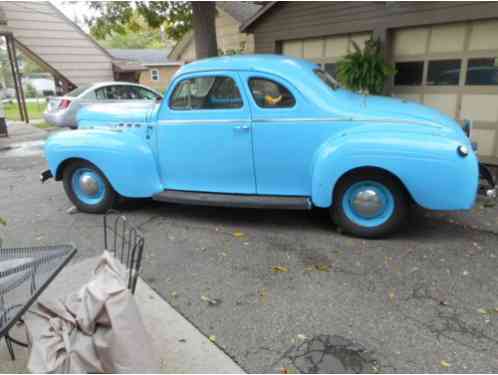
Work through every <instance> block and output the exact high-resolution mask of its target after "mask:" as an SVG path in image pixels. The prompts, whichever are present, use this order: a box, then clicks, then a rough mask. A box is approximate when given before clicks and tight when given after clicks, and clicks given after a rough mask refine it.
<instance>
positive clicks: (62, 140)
mask: <svg viewBox="0 0 498 375" xmlns="http://www.w3.org/2000/svg"><path fill="white" fill-rule="evenodd" d="M45 155H46V158H47V160H48V165H49V168H50V171H51V172H52V174H53V175H54V176H55V177H56V179H60V178H61V177H62V168H63V167H64V166H65V165H66V164H67V162H68V161H70V160H72V159H80V160H87V161H89V162H91V163H92V164H94V165H95V166H96V167H98V168H99V169H100V170H101V171H102V173H103V174H104V175H105V176H106V177H107V179H108V180H109V182H110V184H111V185H112V187H113V188H114V190H116V191H117V192H118V193H119V194H120V195H122V196H124V197H130V198H146V197H151V196H152V195H153V194H155V193H157V192H159V191H161V190H162V189H161V183H160V179H159V176H158V172H157V171H158V169H157V165H156V161H155V158H154V154H153V152H152V150H151V149H150V147H149V146H148V144H146V143H145V141H144V140H143V139H142V138H141V136H140V134H137V133H134V132H131V131H112V130H96V129H93V130H74V131H70V132H60V133H57V134H54V135H52V136H51V137H50V138H49V139H48V140H47V143H46V145H45Z"/></svg>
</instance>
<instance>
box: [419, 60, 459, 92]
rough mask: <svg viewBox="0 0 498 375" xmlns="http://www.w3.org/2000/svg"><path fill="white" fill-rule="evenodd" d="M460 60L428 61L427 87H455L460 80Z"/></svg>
mask: <svg viewBox="0 0 498 375" xmlns="http://www.w3.org/2000/svg"><path fill="white" fill-rule="evenodd" d="M461 65H462V60H433V61H429V71H428V73H427V85H432V86H456V85H458V81H459V78H460V66H461Z"/></svg>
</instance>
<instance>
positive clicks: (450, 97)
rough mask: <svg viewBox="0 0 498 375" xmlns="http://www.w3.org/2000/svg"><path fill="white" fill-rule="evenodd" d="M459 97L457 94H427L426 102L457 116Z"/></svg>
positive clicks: (452, 115) (425, 96) (430, 105)
mask: <svg viewBox="0 0 498 375" xmlns="http://www.w3.org/2000/svg"><path fill="white" fill-rule="evenodd" d="M457 99H458V95H457V94H425V95H424V104H425V105H428V106H429V107H433V108H436V109H437V110H439V111H441V112H443V113H445V114H447V115H448V116H451V117H455V116H456V111H457Z"/></svg>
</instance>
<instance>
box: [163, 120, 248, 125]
mask: <svg viewBox="0 0 498 375" xmlns="http://www.w3.org/2000/svg"><path fill="white" fill-rule="evenodd" d="M248 122H251V120H250V119H218V120H211V119H209V120H201V119H199V120H197V119H195V120H159V121H158V124H159V125H173V124H177V125H189V124H213V125H225V124H240V123H248Z"/></svg>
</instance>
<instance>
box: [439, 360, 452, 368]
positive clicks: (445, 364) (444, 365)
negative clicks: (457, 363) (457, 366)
mask: <svg viewBox="0 0 498 375" xmlns="http://www.w3.org/2000/svg"><path fill="white" fill-rule="evenodd" d="M441 367H444V368H448V367H450V364H449V363H448V362H446V361H445V360H442V361H441Z"/></svg>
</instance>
